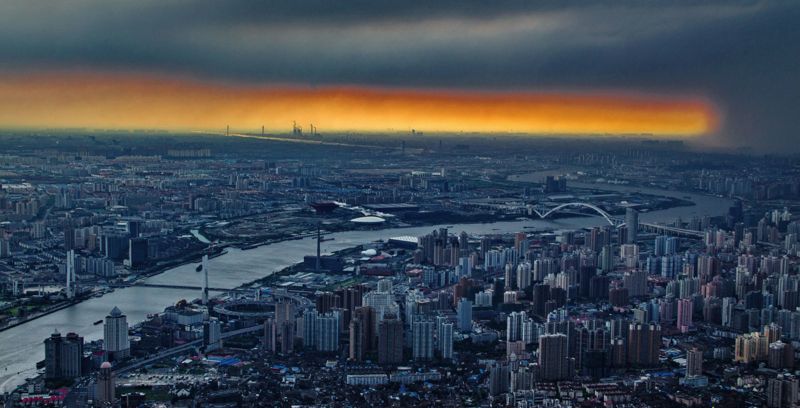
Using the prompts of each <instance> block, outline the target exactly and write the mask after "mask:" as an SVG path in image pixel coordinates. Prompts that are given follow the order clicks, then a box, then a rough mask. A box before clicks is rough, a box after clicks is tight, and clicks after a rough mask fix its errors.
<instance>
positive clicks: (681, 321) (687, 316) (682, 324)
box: [677, 299, 694, 333]
mask: <svg viewBox="0 0 800 408" xmlns="http://www.w3.org/2000/svg"><path fill="white" fill-rule="evenodd" d="M693 312H694V306H693V304H692V299H678V323H677V325H678V330H680V331H681V333H686V332H688V331H689V328H691V327H692V313H693Z"/></svg>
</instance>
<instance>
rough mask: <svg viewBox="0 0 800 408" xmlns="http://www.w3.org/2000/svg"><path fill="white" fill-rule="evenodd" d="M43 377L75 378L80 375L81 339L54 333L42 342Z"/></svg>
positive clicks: (70, 334)
mask: <svg viewBox="0 0 800 408" xmlns="http://www.w3.org/2000/svg"><path fill="white" fill-rule="evenodd" d="M44 361H45V371H44V373H45V374H44V377H45V378H47V379H64V378H75V377H80V376H81V375H82V363H83V337H80V336H78V335H77V334H75V333H67V336H66V337H62V336H61V333H59V332H55V333H53V334H52V335H51V336H50V338H48V339H46V340H45V341H44Z"/></svg>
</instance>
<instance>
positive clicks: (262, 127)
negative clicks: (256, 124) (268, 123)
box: [261, 125, 264, 137]
mask: <svg viewBox="0 0 800 408" xmlns="http://www.w3.org/2000/svg"><path fill="white" fill-rule="evenodd" d="M261 137H264V125H261Z"/></svg>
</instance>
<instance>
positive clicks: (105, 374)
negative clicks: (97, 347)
mask: <svg viewBox="0 0 800 408" xmlns="http://www.w3.org/2000/svg"><path fill="white" fill-rule="evenodd" d="M95 387H96V388H95V398H96V401H97V403H98V405H99V406H105V405H111V404H113V403H114V399H115V396H114V373H113V372H112V371H111V363H109V362H108V361H106V362H104V363H103V364H100V374H99V375H98V376H97V384H96V385H95Z"/></svg>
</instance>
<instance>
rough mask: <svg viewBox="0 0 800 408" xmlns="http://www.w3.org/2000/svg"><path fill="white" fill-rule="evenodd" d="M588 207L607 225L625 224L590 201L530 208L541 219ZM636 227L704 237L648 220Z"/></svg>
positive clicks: (700, 232)
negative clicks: (568, 209)
mask: <svg viewBox="0 0 800 408" xmlns="http://www.w3.org/2000/svg"><path fill="white" fill-rule="evenodd" d="M575 207H578V208H588V209H590V210H592V211H594V212H596V213H597V214H598V215H600V216H601V217H603V218H605V220H606V221H607V222H608V223H609V225H611V226H613V227H614V228H622V227H624V226H625V220H624V219H623V218H618V217H614V216H612V215H611V214H609V213H608V212H607V211H606V210H604V209H602V208H600V207H598V206H596V205H594V204H592V203H584V202H577V201H576V202H571V203H564V204H559V205H557V206H555V207H553V208H550V209H546V208H544V207H541V206H539V207H533V208H532V210H533V212H534V213H536V215H538V216H539V218H541V219H546V218H547V217H549V216H550V215H551V214H553V213H556V212H558V211H561V210H563V209H564V208H575ZM638 227H639V228H640V229H641V228H645V229H648V230H651V231H655V232H660V233H666V234H672V235H679V236H684V237H689V238H700V239H702V238H704V237H705V234H704V233H703V231H695V230H690V229H686V228H678V227H670V226H667V225H662V224H655V223H650V222H639V225H638Z"/></svg>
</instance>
